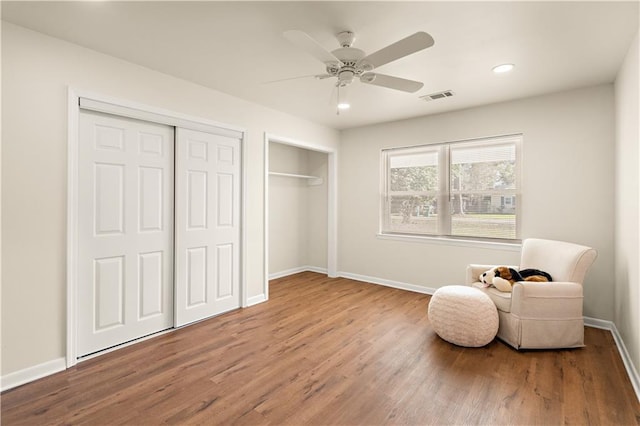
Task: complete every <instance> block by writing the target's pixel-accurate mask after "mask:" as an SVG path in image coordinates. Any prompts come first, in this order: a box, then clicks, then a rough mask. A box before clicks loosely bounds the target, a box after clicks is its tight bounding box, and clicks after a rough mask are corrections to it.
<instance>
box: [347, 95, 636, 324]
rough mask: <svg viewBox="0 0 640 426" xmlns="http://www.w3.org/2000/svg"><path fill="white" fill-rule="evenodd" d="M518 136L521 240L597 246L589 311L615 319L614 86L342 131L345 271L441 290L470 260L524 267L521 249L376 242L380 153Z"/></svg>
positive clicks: (587, 301)
mask: <svg viewBox="0 0 640 426" xmlns="http://www.w3.org/2000/svg"><path fill="white" fill-rule="evenodd" d="M443 102H446V100H444V101H443ZM425 108H426V107H425ZM511 133H523V134H524V142H523V168H522V169H523V175H522V177H523V183H522V193H523V195H522V211H523V213H522V217H521V220H522V228H521V229H522V237H523V238H526V237H538V238H549V239H558V240H566V241H572V242H576V243H580V244H585V245H589V246H592V247H594V248H596V249H597V250H598V252H599V256H598V259H597V260H596V262H595V264H594V266H593V267H592V269H591V270H590V272H589V274H588V276H587V279H586V282H585V309H584V313H585V315H587V316H590V317H595V318H600V319H605V320H612V319H613V290H612V289H613V285H614V277H613V274H612V273H611V271H612V270H613V229H614V225H613V217H614V198H613V191H612V189H613V185H614V179H613V177H614V150H613V146H614V100H613V86H612V85H610V84H609V85H602V86H596V87H590V88H585V89H580V90H573V91H569V92H563V93H556V94H551V95H546V96H539V97H535V98H529V99H523V100H518V101H513V102H505V103H499V104H493V105H488V106H483V107H479V108H473V109H467V110H462V111H457V112H451V113H446V114H439V115H431V116H425V117H420V118H415V119H410V120H404V121H396V122H392V123H386V124H379V125H373V126H367V127H362V128H357V129H350V130H345V131H343V132H342V137H341V148H340V163H339V175H340V196H339V233H338V235H339V253H340V265H339V269H340V271H341V272H347V273H351V274H359V275H365V276H372V277H376V278H381V279H388V280H394V281H399V282H402V283H407V284H413V285H419V286H424V287H431V288H437V287H440V286H443V285H446V284H456V283H462V282H463V280H464V277H465V267H466V265H467V264H468V263H487V264H517V263H518V260H519V251H503V250H497V249H488V248H477V247H461V246H456V245H442V244H436V243H414V242H405V241H391V240H384V239H379V238H377V237H376V233H377V232H378V220H379V194H380V184H379V182H380V150H381V149H383V148H389V147H394V146H406V145H416V144H424V143H436V142H446V141H454V140H463V139H469V138H477V137H483V136H492V135H501V134H511ZM636 158H637V157H636Z"/></svg>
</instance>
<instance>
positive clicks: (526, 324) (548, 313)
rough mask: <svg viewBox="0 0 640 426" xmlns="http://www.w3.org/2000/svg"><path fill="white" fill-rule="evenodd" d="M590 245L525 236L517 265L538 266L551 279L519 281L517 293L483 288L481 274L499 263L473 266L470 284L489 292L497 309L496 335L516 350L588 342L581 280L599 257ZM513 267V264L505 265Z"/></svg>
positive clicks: (565, 346)
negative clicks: (585, 331)
mask: <svg viewBox="0 0 640 426" xmlns="http://www.w3.org/2000/svg"><path fill="white" fill-rule="evenodd" d="M596 256H597V253H596V251H595V250H594V249H592V248H591V247H586V246H581V245H578V244H572V243H566V242H562V241H552V240H542V239H533V238H532V239H527V240H524V242H523V243H522V254H521V258H520V265H519V266H518V267H517V269H528V268H534V269H540V270H543V271H546V272H548V273H549V274H551V277H552V278H553V282H550V283H536V282H518V283H515V284H514V286H513V292H511V293H505V292H501V291H499V290H497V289H495V288H493V287H489V288H483V287H482V284H481V283H480V282H479V279H478V277H479V276H480V274H482V273H483V272H485V271H487V270H488V269H491V268H492V267H494V266H499V265H477V264H473V265H469V266H468V267H467V284H469V285H472V286H474V287H477V288H480V289H481V290H483V291H484V292H486V293H487V294H488V295H489V297H490V298H491V300H493V302H494V303H495V304H496V307H497V308H498V316H499V320H500V325H499V328H498V336H497V337H498V338H500V339H501V340H503V341H504V342H506V343H508V344H509V345H511V346H513V347H514V348H516V349H520V348H523V349H525V348H528V349H543V348H547V349H548V348H575V347H581V346H584V320H583V316H582V298H583V296H582V282H583V281H584V277H585V275H586V273H587V270H588V269H589V267H590V266H591V264H592V263H593V262H594V260H595V259H596ZM504 266H510V265H504Z"/></svg>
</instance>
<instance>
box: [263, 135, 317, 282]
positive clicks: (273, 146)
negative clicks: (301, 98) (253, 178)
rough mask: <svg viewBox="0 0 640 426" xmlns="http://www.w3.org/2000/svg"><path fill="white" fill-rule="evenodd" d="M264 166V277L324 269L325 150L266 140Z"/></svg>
mask: <svg viewBox="0 0 640 426" xmlns="http://www.w3.org/2000/svg"><path fill="white" fill-rule="evenodd" d="M269 171H270V172H271V174H270V175H269V265H268V268H269V276H270V277H274V276H281V275H286V274H287V273H288V272H294V271H299V270H306V269H311V270H316V271H326V269H327V232H328V231H327V200H328V198H327V197H328V195H327V175H328V173H327V171H328V156H327V154H326V153H322V152H316V151H312V150H308V149H303V148H298V147H295V146H291V145H285V144H281V143H277V142H270V143H269ZM274 172H275V173H283V174H289V175H297V176H282V175H277V174H273V173H274Z"/></svg>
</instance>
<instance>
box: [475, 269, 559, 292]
mask: <svg viewBox="0 0 640 426" xmlns="http://www.w3.org/2000/svg"><path fill="white" fill-rule="evenodd" d="M479 278H480V282H482V283H483V284H484V286H485V287H489V286H491V285H493V286H494V287H495V288H497V289H498V290H500V291H505V292H511V290H512V289H513V283H515V282H518V281H533V282H548V281H553V279H552V278H551V275H549V274H548V273H546V272H544V271H541V270H539V269H523V270H521V271H517V270H515V269H513V268H509V267H507V266H498V267H497V268H492V269H489V270H488V271H487V272H483V273H482V274H481V275H480V277H479Z"/></svg>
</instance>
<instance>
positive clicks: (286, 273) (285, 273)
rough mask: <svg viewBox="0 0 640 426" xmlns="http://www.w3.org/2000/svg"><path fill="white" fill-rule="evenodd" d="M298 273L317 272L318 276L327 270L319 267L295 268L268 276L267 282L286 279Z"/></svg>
mask: <svg viewBox="0 0 640 426" xmlns="http://www.w3.org/2000/svg"><path fill="white" fill-rule="evenodd" d="M300 272H317V273H319V274H326V273H327V268H321V267H319V266H310V265H305V266H298V267H297V268H291V269H286V270H284V271H280V272H274V273H272V274H269V280H275V279H277V278H283V277H288V276H289V275H293V274H299V273H300Z"/></svg>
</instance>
